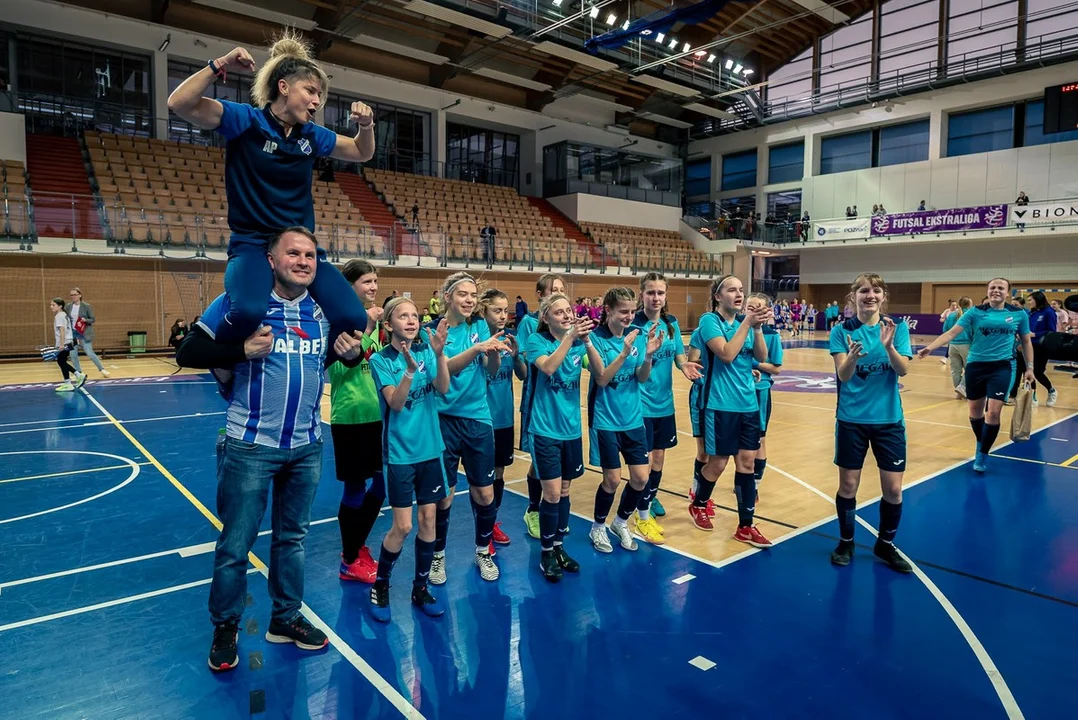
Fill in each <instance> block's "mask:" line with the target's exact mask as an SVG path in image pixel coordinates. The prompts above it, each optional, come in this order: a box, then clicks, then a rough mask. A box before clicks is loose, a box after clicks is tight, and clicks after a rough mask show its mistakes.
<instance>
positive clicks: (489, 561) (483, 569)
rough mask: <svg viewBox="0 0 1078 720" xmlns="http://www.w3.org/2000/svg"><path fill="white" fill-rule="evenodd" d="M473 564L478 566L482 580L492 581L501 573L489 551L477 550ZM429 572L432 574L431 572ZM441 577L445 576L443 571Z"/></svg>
mask: <svg viewBox="0 0 1078 720" xmlns="http://www.w3.org/2000/svg"><path fill="white" fill-rule="evenodd" d="M432 564H433V563H432ZM475 565H476V567H478V568H479V577H481V578H483V579H484V580H489V581H491V582H493V581H494V580H497V579H498V576H499V575H501V573H500V572H499V570H498V566H497V565H495V564H494V558H492V557H491V556H490V553H489V552H477V553H476V554H475ZM431 574H432V575H433V573H431ZM442 577H445V573H444V572H443V574H442ZM443 582H444V580H443Z"/></svg>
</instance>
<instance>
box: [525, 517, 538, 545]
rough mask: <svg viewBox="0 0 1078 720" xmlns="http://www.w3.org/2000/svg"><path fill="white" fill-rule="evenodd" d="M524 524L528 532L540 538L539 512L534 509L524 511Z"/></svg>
mask: <svg viewBox="0 0 1078 720" xmlns="http://www.w3.org/2000/svg"><path fill="white" fill-rule="evenodd" d="M524 525H525V526H526V527H527V528H528V534H529V535H531V536H532V537H533V538H535V539H536V540H538V539H539V512H538V511H537V510H533V511H531V512H525V513H524Z"/></svg>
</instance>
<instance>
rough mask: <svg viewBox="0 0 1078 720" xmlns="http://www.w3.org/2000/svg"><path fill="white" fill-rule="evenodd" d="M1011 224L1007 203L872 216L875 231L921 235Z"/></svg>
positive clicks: (880, 233)
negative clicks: (1008, 217) (1009, 222)
mask: <svg viewBox="0 0 1078 720" xmlns="http://www.w3.org/2000/svg"><path fill="white" fill-rule="evenodd" d="M1006 224H1007V206H1006V205H984V206H981V207H967V208H949V209H947V210H926V211H923V212H908V213H896V214H894V215H884V216H882V217H874V218H872V235H873V237H879V236H883V235H920V234H923V233H938V232H955V231H956V230H990V229H993V228H1001V227H1003V226H1004V225H1006Z"/></svg>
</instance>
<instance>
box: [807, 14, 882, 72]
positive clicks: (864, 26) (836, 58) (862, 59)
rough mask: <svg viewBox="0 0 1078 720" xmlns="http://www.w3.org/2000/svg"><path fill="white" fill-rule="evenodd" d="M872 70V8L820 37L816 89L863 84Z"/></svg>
mask: <svg viewBox="0 0 1078 720" xmlns="http://www.w3.org/2000/svg"><path fill="white" fill-rule="evenodd" d="M871 71H872V11H871V10H870V11H869V12H867V13H865V14H864V15H862V16H861V17H860V19H858V20H855V21H854V22H852V23H850V24H849V25H846V26H845V27H841V28H839V29H838V30H836V31H834V32H833V33H831V34H830V35H825V36H824V37H822V38H820V90H821V91H823V92H826V91H828V90H836V89H838V88H839V87H851V86H854V85H863V84H864V82H865V80H867V79H868V76H869V74H870V73H871Z"/></svg>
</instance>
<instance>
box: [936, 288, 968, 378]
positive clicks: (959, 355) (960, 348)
mask: <svg viewBox="0 0 1078 720" xmlns="http://www.w3.org/2000/svg"><path fill="white" fill-rule="evenodd" d="M972 307H973V300H972V299H971V298H968V297H964V298H960V299H959V300H958V309H957V310H955V311H954V312H953V313H948V314H947V319H946V320H944V321H943V332H947V331H948V330H950V329H951V328H953V327H954V326H955V325H956V324H957V323H958V321H959V319H960V318H961V317H962V316H963V315H964V314H966V312H967V311H968V310H969V309H970V308H972ZM969 344H970V333H969V330H964V331H962V332H960V333H959V334H958V335H956V336H955V338H954V339H953V340H951V342H950V343H948V345H947V360H949V361H950V362H951V382H952V384H953V385H954V393H955V396H956V397H958V399H959V400H965V399H966V357H967V356H968V355H969ZM944 362H946V360H945V361H944Z"/></svg>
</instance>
